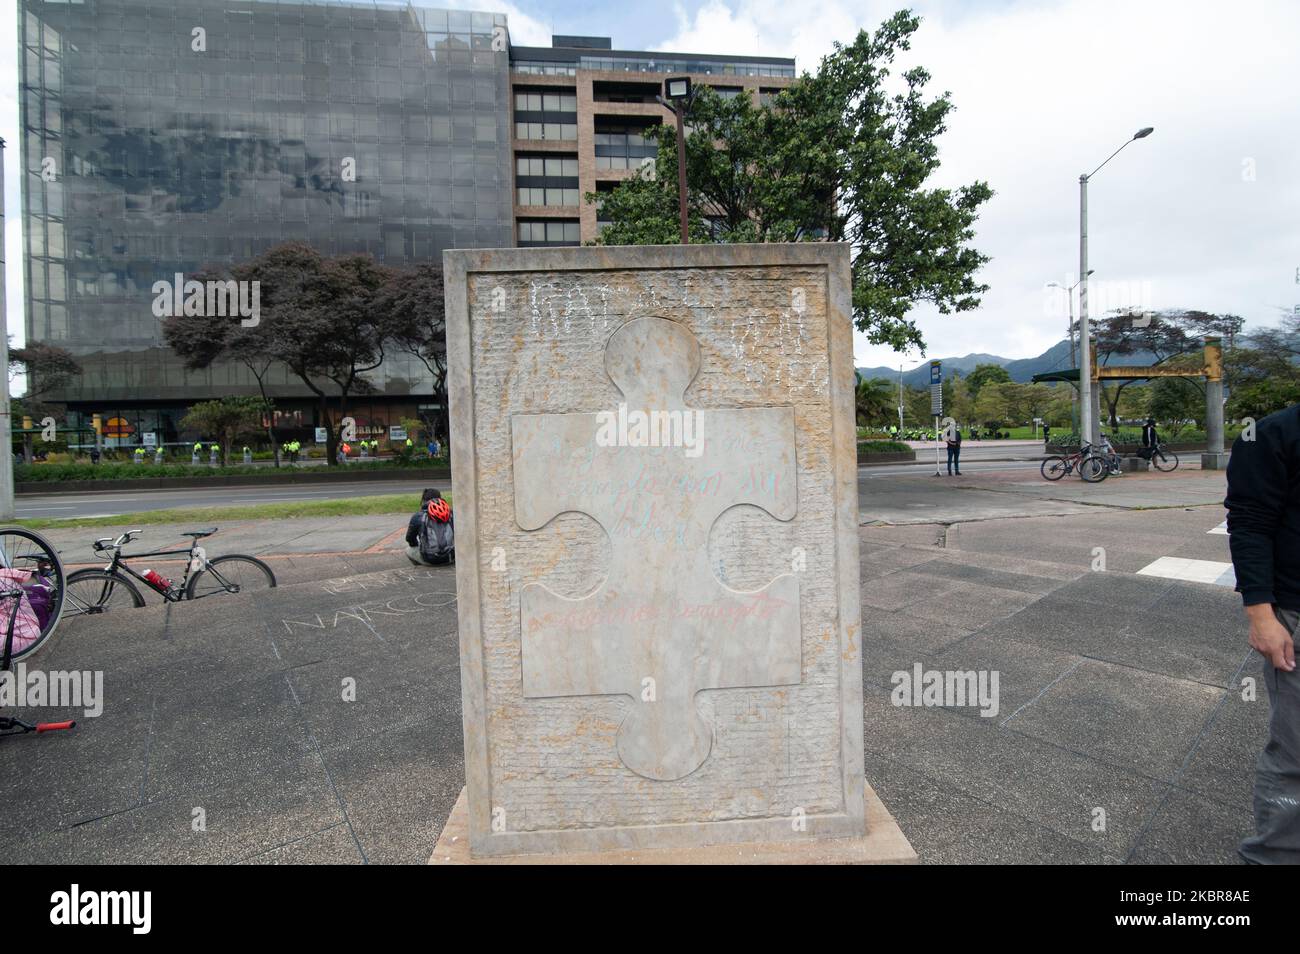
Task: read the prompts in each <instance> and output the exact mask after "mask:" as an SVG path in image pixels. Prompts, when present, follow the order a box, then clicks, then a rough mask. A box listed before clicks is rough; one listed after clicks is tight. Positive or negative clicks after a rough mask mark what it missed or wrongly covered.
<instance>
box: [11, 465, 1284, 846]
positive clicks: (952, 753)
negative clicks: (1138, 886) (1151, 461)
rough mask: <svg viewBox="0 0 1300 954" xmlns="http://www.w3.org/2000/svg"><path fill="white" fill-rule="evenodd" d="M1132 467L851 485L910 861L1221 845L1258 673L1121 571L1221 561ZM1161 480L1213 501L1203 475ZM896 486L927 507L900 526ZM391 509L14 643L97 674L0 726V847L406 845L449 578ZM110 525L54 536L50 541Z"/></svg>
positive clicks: (428, 750)
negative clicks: (938, 677)
mask: <svg viewBox="0 0 1300 954" xmlns="http://www.w3.org/2000/svg"><path fill="white" fill-rule="evenodd" d="M1159 479H1167V475H1159ZM909 480H910V485H909V484H908V481H909ZM1126 480H1127V478H1126ZM1152 482H1153V481H1146V480H1143V479H1138V480H1133V481H1131V482H1130V483H1125V484H1120V483H1119V482H1115V483H1112V482H1110V481H1108V482H1107V483H1106V484H1102V485H1098V486H1097V487H1087V488H1085V489H1084V490H1083V491H1081V492H1082V493H1088V494H1091V493H1092V492H1093V491H1096V490H1101V491H1103V492H1104V494H1105V496H1104V497H1103V496H1100V495H1099V496H1098V497H1096V498H1094V497H1088V498H1086V499H1083V498H1081V500H1066V499H1061V498H1060V496H1059V495H1060V493H1061V492H1060V491H1053V493H1056V494H1057V495H1058V496H1056V497H1050V496H1039V495H1037V494H1035V493H1033V492H1032V491H1026V490H1024V489H1021V488H1019V487H1017V486H1016V484H1017V481H1016V480H1014V479H1011V480H999V479H992V478H988V479H986V478H982V479H980V480H979V481H971V482H957V481H954V482H952V483H950V484H945V482H944V481H941V480H938V479H936V478H933V477H918V478H902V477H899V478H893V477H891V478H888V479H885V480H877V481H869V482H868V481H864V482H863V483H864V491H863V492H864V494H867V495H869V496H868V502H869V503H870V504H871V505H872V506H873V507H875V508H876V510H877V512H878V513H881V514H885V515H887V516H889V517H891V518H899V519H897V520H893V519H891V522H889V523H877V524H874V525H870V526H864V527H862V528H861V531H860V539H861V546H862V584H861V597H862V603H863V632H864V637H863V653H864V662H863V675H864V683H865V687H866V691H865V706H864V713H863V718H864V729H865V739H866V773H867V778H868V779H869V780H870V782H871V783H872V785H873V786H874V787H875V788H876V790H877V791H878V792H879V793H880V796H881V798H882V799H883V801H884V803H885V804H886V806H887V807H888V808H889V810H890V811H891V812H892V813H893V814H894V815H895V817H896V818H897V819H898V820H899V823H900V825H901V827H902V829H903V831H904V833H905V834H906V835H907V837H908V838H909V839H910V841H911V843H912V844H913V846H914V847H915V848H916V850H917V851H918V853H919V855H920V858H921V860H922V861H923V862H926V863H943V862H966V863H971V862H975V863H979V862H995V861H1003V862H1096V863H1114V862H1129V863H1141V862H1180V863H1181V862H1209V863H1233V862H1234V861H1235V860H1236V859H1235V854H1234V852H1235V846H1236V844H1237V841H1238V840H1239V839H1240V838H1241V837H1242V836H1243V835H1244V834H1245V833H1246V832H1247V831H1249V829H1250V826H1251V816H1250V785H1251V778H1252V766H1253V761H1254V758H1255V755H1256V753H1257V752H1258V750H1259V748H1260V746H1261V745H1262V740H1263V735H1264V729H1265V726H1266V720H1267V706H1268V703H1267V701H1266V698H1265V696H1264V693H1263V691H1262V687H1261V688H1260V691H1259V695H1258V696H1257V697H1256V698H1255V699H1253V700H1252V701H1247V700H1246V699H1244V698H1243V693H1242V685H1243V684H1242V680H1243V679H1246V678H1253V679H1256V680H1258V678H1259V675H1260V665H1259V661H1258V658H1257V657H1256V656H1255V655H1254V654H1252V653H1251V652H1250V651H1249V650H1248V649H1247V647H1246V642H1245V626H1244V624H1243V619H1242V614H1241V611H1240V606H1239V599H1238V597H1237V596H1236V595H1235V594H1234V593H1232V592H1231V591H1230V590H1228V589H1227V588H1225V587H1221V586H1214V585H1210V584H1204V583H1195V582H1184V581H1179V580H1171V579H1163V578H1158V577H1152V576H1141V575H1138V571H1139V570H1141V569H1142V568H1143V567H1144V566H1147V565H1149V564H1150V563H1151V562H1152V561H1154V560H1158V559H1160V558H1162V557H1173V558H1186V559H1189V560H1223V559H1225V558H1226V556H1225V555H1226V551H1227V538H1226V536H1224V535H1222V534H1221V533H1213V532H1211V531H1213V530H1214V529H1215V528H1216V527H1217V526H1218V524H1219V523H1220V522H1221V521H1222V519H1223V512H1222V508H1221V506H1219V505H1217V504H1215V503H1210V504H1209V505H1199V506H1186V507H1184V506H1181V505H1180V506H1167V505H1166V506H1164V507H1162V508H1161V509H1155V510H1142V509H1133V508H1134V506H1138V507H1140V506H1142V504H1140V503H1134V502H1135V501H1140V500H1143V499H1146V497H1147V495H1148V491H1147V490H1146V489H1144V487H1143V485H1144V484H1150V483H1152ZM868 484H869V486H867V485H868ZM941 484H944V485H945V486H944V487H943V489H942V490H940V489H939V485H941ZM932 487H934V488H935V489H933V490H932V489H931V488H932ZM1159 487H1160V489H1161V492H1162V493H1169V492H1170V491H1171V490H1172V491H1176V493H1177V494H1179V495H1184V496H1185V497H1186V499H1187V500H1188V501H1192V500H1196V499H1201V498H1206V499H1208V500H1210V501H1213V500H1215V499H1216V497H1217V498H1219V499H1221V496H1222V476H1221V475H1214V474H1210V475H1199V474H1196V473H1194V472H1193V473H1189V474H1186V475H1179V476H1178V477H1177V479H1176V480H1174V481H1171V482H1168V483H1165V484H1160V485H1159ZM877 488H880V490H881V492H880V493H879V494H877V493H876V489H877ZM1072 492H1073V491H1072ZM909 495H911V498H910V500H911V502H929V503H936V504H941V506H936V507H934V508H933V510H932V511H931V513H930V516H931V517H932V519H931V520H930V521H929V522H922V521H919V520H916V519H906V520H904V519H901V518H903V517H909V518H915V517H916V514H915V513H914V512H912V511H913V509H914V508H909V507H907V504H908V503H909ZM1165 499H1169V498H1167V497H1166V498H1165ZM994 502H997V503H996V505H995V503H994ZM1004 507H1005V508H1008V510H1010V511H1011V512H1009V513H1004V512H999V510H998V509H997V508H1004ZM1017 507H1019V508H1020V510H1021V512H1020V513H1016V512H1014V511H1015V510H1016V508H1017ZM1034 508H1042V509H1040V510H1038V511H1037V512H1032V511H1034ZM1025 511H1031V513H1030V515H1024V512H1025ZM864 519H869V518H868V516H867V514H866V511H864ZM395 522H396V521H395V520H393V519H390V518H384V517H357V518H330V519H328V520H319V521H317V520H297V521H275V522H245V523H232V524H230V525H229V526H228V527H223V530H222V532H221V534H220V535H219V536H217V537H214V538H212V539H211V540H210V541H209V542H210V550H211V552H213V553H220V552H226V551H234V550H243V551H245V552H256V553H259V554H261V555H263V556H266V557H267V558H268V559H269V560H270V561H271V562H272V564H273V566H274V567H275V570H276V573H277V576H278V577H279V579H280V581H281V586H280V587H279V588H278V589H276V590H273V591H269V592H264V593H258V594H252V595H248V596H242V597H228V598H219V599H215V600H213V601H210V602H203V603H196V604H182V605H169V606H163V605H159V604H157V603H151V605H150V606H149V607H147V608H145V609H143V610H137V611H132V612H130V613H122V614H116V615H110V616H105V617H99V618H90V619H84V618H83V619H75V620H70V621H68V622H66V623H65V624H63V625H62V626H61V627H60V630H59V632H58V634H57V636H56V638H55V639H54V640H53V641H52V642H51V645H50V646H49V647H48V648H47V649H45V650H43V651H42V653H41V654H40V655H39V656H38V657H37V658H36V659H35V660H33V661H32V664H33V665H36V666H39V667H40V668H42V669H46V670H58V669H65V670H81V669H89V670H100V671H102V672H103V673H104V679H105V684H104V691H105V704H104V711H103V714H102V715H101V716H99V717H98V718H83V716H82V714H81V713H79V712H69V711H67V710H45V711H38V712H35V713H33V712H32V711H30V710H28V711H27V712H26V713H25V715H27V716H29V717H34V718H38V719H56V718H69V717H76V718H78V719H80V720H81V721H80V724H79V725H78V727H77V728H76V729H75V730H73V731H71V732H67V733H55V734H51V735H43V736H39V737H38V736H26V737H17V738H11V739H5V740H3V741H2V742H0V746H2V747H3V751H4V756H5V760H6V767H7V769H8V771H6V772H5V773H4V776H3V778H2V779H0V798H2V799H3V801H4V804H5V805H6V806H7V808H8V811H7V812H6V813H5V815H4V816H3V818H0V845H2V846H3V847H4V848H5V850H6V858H7V859H9V860H10V861H11V862H17V863H21V862H64V863H77V862H100V863H109V864H121V863H136V862H139V863H153V862H218V861H221V862H236V861H246V862H257V863H263V862H271V863H276V862H302V861H314V862H361V861H374V862H410V863H423V862H424V861H425V860H426V859H427V857H428V854H429V852H430V850H431V849H432V846H433V844H434V842H435V839H436V837H437V834H438V830H439V826H440V825H441V823H442V821H443V819H444V818H445V817H446V814H447V812H448V811H449V810H450V808H451V805H452V803H453V802H454V800H455V798H456V795H457V793H458V792H459V790H460V788H461V786H462V784H463V781H464V769H463V756H462V736H461V724H460V687H459V662H458V649H457V637H456V603H455V580H454V572H453V571H452V570H451V569H449V568H413V567H412V566H411V565H410V564H409V563H408V562H407V561H406V559H405V557H404V555H402V554H401V553H400V552H398V549H399V548H400V547H401V543H400V540H395V539H394V533H398V532H399V531H400V530H401V526H400V525H398V526H394V524H395ZM400 523H401V524H404V520H401V521H400ZM179 529H181V528H179V527H176V528H167V527H148V528H146V530H147V533H146V536H145V537H144V538H143V539H142V541H141V545H148V546H150V547H153V546H155V545H156V546H162V545H165V544H167V543H171V542H176V539H177V538H176V537H175V532H176V531H177V530H179ZM109 532H110V531H109V530H108V529H97V530H91V531H57V532H56V534H55V535H56V539H58V542H59V544H60V545H61V546H64V547H65V557H69V558H71V557H73V556H75V553H74V552H73V551H76V550H78V548H81V549H84V550H86V551H87V556H89V555H90V554H89V553H88V547H87V544H88V543H89V540H90V539H91V538H93V537H94V536H99V535H108V533H109ZM399 535H400V534H399ZM343 551H347V552H343ZM1098 551H1101V552H1102V553H1104V557H1105V569H1104V570H1100V571H1099V570H1098V569H1097V567H1096V560H1097V554H1098ZM917 665H920V666H921V667H922V669H923V670H937V671H945V670H953V671H973V672H981V671H982V672H985V673H992V672H997V673H998V679H999V684H998V696H997V712H996V714H995V715H990V716H984V715H981V710H980V708H979V707H977V706H971V705H956V704H953V705H949V706H948V707H946V708H945V707H941V706H931V707H927V706H921V707H910V706H908V707H904V706H899V705H895V704H894V700H893V698H892V693H893V691H894V688H895V677H894V674H895V673H899V672H904V673H910V672H913V671H914V669H915V667H916V666H917ZM985 711H989V710H988V709H987V708H986V709H985ZM199 819H201V820H202V824H201V825H199V822H198V820H199Z"/></svg>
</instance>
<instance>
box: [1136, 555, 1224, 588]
mask: <svg viewBox="0 0 1300 954" xmlns="http://www.w3.org/2000/svg"><path fill="white" fill-rule="evenodd" d="M1137 575H1138V576H1159V577H1163V578H1164V579H1169V580H1186V581H1187V582H1190V583H1213V584H1214V585H1215V586H1228V587H1235V586H1236V585H1237V574H1236V573H1234V572H1233V569H1232V564H1231V563H1220V562H1219V561H1218V560H1189V559H1185V558H1184V557H1168V556H1164V557H1160V559H1158V560H1155V561H1154V562H1152V563H1148V564H1147V565H1146V566H1144V567H1143V568H1142V569H1140V570H1138V572H1137Z"/></svg>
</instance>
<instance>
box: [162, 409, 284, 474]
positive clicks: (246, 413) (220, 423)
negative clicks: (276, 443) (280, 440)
mask: <svg viewBox="0 0 1300 954" xmlns="http://www.w3.org/2000/svg"><path fill="white" fill-rule="evenodd" d="M270 413H271V408H270V405H269V404H267V402H266V401H264V400H263V399H262V398H260V397H254V396H252V395H234V396H227V397H223V398H219V399H218V400H215V401H200V402H199V403H198V404H195V405H193V406H191V407H190V409H189V411H188V412H187V413H186V415H185V416H184V417H183V418H181V427H184V428H188V429H190V430H195V431H198V432H199V434H200V435H201V436H204V437H207V438H208V439H209V440H211V439H212V438H214V437H215V438H217V443H219V444H220V445H221V463H222V465H223V466H224V465H227V464H229V463H230V448H231V446H233V445H234V443H235V442H236V441H242V440H243V439H245V438H247V437H249V436H250V435H254V434H258V433H261V432H262V429H263V425H264V422H265V419H266V418H267V416H269V414H270Z"/></svg>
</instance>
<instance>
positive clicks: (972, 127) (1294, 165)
mask: <svg viewBox="0 0 1300 954" xmlns="http://www.w3.org/2000/svg"><path fill="white" fill-rule="evenodd" d="M4 5H5V6H6V7H7V8H10V9H11V7H10V5H9V4H8V3H6V4H4ZM445 6H449V7H458V8H470V9H480V10H497V11H504V12H506V13H507V14H509V20H510V32H511V40H512V42H514V43H516V44H523V45H549V43H550V35H551V32H552V31H554V32H557V33H576V34H595V35H601V36H612V37H613V41H614V47H615V48H623V49H650V50H672V51H681V52H700V53H734V54H754V53H761V54H763V55H769V56H794V57H795V58H796V61H797V65H798V68H799V69H800V70H815V69H816V66H817V63H818V61H819V60H820V58H821V56H822V55H824V54H825V53H827V52H829V50H830V49H831V45H832V43H833V42H835V41H836V40H841V41H847V40H849V39H851V38H852V37H853V35H854V34H855V32H856V31H857V30H858V29H859V28H862V27H865V28H867V29H869V30H874V29H875V27H876V26H877V25H878V24H879V23H880V22H881V21H882V20H884V19H886V18H887V17H888V16H889V15H891V14H892V13H893V12H894V11H895V10H897V9H899V8H900V5H899V4H896V3H888V2H886V3H880V2H873V0H808V2H804V3H790V2H788V0H712V2H683V3H675V4H672V5H671V6H669V5H659V4H619V5H614V4H609V3H607V2H589V0H537V2H529V0H521V2H519V3H498V2H493V0H479V2H471V3H461V2H450V3H446V4H445ZM912 8H913V9H914V10H916V11H917V12H918V13H919V14H920V15H921V16H922V18H923V20H922V24H921V28H920V30H919V31H918V33H917V34H916V36H915V37H914V42H913V47H912V51H911V53H910V54H908V55H907V58H906V60H905V61H904V62H903V63H902V64H900V69H899V71H900V72H901V70H902V69H903V68H906V67H907V66H910V65H913V64H921V65H924V66H925V67H926V69H928V70H929V71H930V73H931V74H932V75H933V77H934V78H933V80H932V83H931V86H930V89H931V91H932V92H933V93H934V94H937V93H939V92H942V91H944V90H947V91H949V92H950V93H951V94H952V99H953V103H954V104H955V106H956V109H955V111H954V112H953V113H952V115H951V116H950V121H949V128H948V131H947V132H946V133H945V134H944V136H943V137H942V138H941V140H940V157H941V159H942V163H943V164H942V167H941V169H940V170H939V172H938V174H937V176H936V177H935V179H934V180H933V183H932V184H933V185H936V186H957V185H961V184H964V183H969V182H972V181H974V180H976V179H984V180H986V181H988V183H989V184H990V186H991V187H992V188H993V190H994V191H995V193H996V194H995V196H994V197H993V199H992V200H991V201H990V202H989V203H988V204H987V205H986V206H985V207H984V209H983V212H982V214H981V216H980V220H979V223H978V226H977V233H976V239H975V245H976V246H977V247H978V248H979V249H980V250H981V251H982V252H984V253H985V254H987V255H989V256H991V258H992V261H991V262H990V263H989V264H988V266H986V268H985V269H984V271H983V273H982V275H981V279H982V281H983V282H984V283H986V284H988V285H989V286H990V289H989V291H988V293H987V294H986V295H985V296H984V301H983V306H982V307H981V308H980V309H979V310H977V311H974V312H968V313H965V314H962V315H950V316H946V317H945V316H941V315H939V314H938V313H937V311H936V310H934V309H933V308H930V307H928V306H920V307H918V308H917V309H916V311H915V313H914V314H915V316H916V317H917V318H918V320H919V324H920V326H921V328H922V330H923V331H924V333H925V337H926V341H927V344H928V346H929V354H928V356H929V357H942V356H947V355H964V354H968V353H970V352H988V353H993V354H999V355H1003V356H1005V357H1009V358H1021V357H1030V356H1033V355H1036V354H1039V353H1041V352H1042V351H1043V350H1045V349H1046V348H1047V347H1049V346H1050V345H1052V344H1053V343H1054V342H1056V341H1058V340H1060V338H1061V337H1063V335H1064V332H1065V325H1066V318H1065V300H1064V297H1063V296H1061V295H1060V293H1054V292H1052V291H1051V290H1048V289H1045V287H1044V286H1045V285H1046V283H1047V282H1050V281H1056V282H1060V283H1063V284H1072V283H1073V282H1074V281H1075V280H1076V278H1077V274H1076V273H1077V270H1078V261H1079V259H1078V256H1079V233H1078V228H1079V185H1078V178H1079V175H1080V173H1084V172H1090V171H1091V170H1092V169H1093V168H1094V167H1095V166H1097V165H1098V164H1099V163H1101V162H1102V161H1103V160H1104V159H1105V158H1106V157H1107V156H1108V155H1109V154H1110V153H1111V152H1112V151H1114V150H1115V149H1116V148H1117V147H1118V146H1119V145H1121V144H1122V143H1123V142H1124V141H1125V140H1126V139H1127V138H1129V137H1130V136H1132V134H1133V133H1134V132H1135V131H1136V130H1137V129H1138V128H1140V127H1142V126H1154V127H1155V133H1154V134H1153V135H1152V136H1150V137H1149V138H1147V139H1143V140H1140V141H1138V142H1135V143H1133V144H1132V145H1130V146H1129V147H1128V148H1126V149H1125V150H1124V152H1123V153H1121V154H1120V155H1119V156H1118V157H1116V158H1115V160H1114V161H1113V162H1111V163H1110V164H1109V165H1107V166H1106V168H1105V169H1103V170H1102V171H1101V172H1100V173H1098V174H1097V176H1096V178H1095V179H1094V180H1093V181H1092V184H1091V186H1090V189H1089V193H1090V194H1089V233H1090V252H1089V265H1090V267H1092V268H1094V269H1096V274H1095V275H1094V276H1093V301H1094V307H1093V309H1092V310H1093V311H1094V312H1095V311H1096V310H1097V307H1096V306H1097V304H1099V303H1105V304H1110V305H1121V304H1127V303H1129V302H1130V301H1136V303H1139V304H1141V305H1143V306H1144V307H1150V308H1155V309H1161V308H1178V307H1187V308H1199V309H1202V310H1206V311H1212V312H1232V313H1235V314H1239V315H1241V316H1243V317H1244V318H1246V320H1247V322H1248V323H1249V324H1274V323H1276V322H1277V320H1278V318H1279V317H1280V316H1281V314H1282V312H1283V310H1284V309H1285V310H1286V311H1290V310H1291V309H1292V308H1293V307H1294V306H1295V305H1297V304H1300V284H1297V281H1296V280H1297V274H1298V271H1297V270H1298V269H1300V55H1298V54H1297V51H1296V43H1297V38H1298V37H1300V3H1297V2H1296V0H1256V2H1251V0H1245V2H1242V0H1238V2H1234V3H1232V4H1226V3H1222V2H1220V3H1208V2H1206V3H1200V2H1188V0H1167V2H1160V0H1061V2H1049V0H1033V2H996V0H984V2H974V0H969V2H960V3H957V2H917V3H914V4H912ZM15 19H16V18H15V17H14V16H12V15H9V16H0V50H3V51H4V52H3V54H2V55H0V136H3V137H4V138H5V139H6V140H7V141H8V143H9V148H8V149H6V150H5V191H6V195H5V202H6V209H7V210H8V211H9V214H8V215H7V216H6V228H5V243H6V248H5V250H6V256H5V258H6V263H7V268H8V272H7V274H8V289H9V292H8V320H9V327H10V329H11V330H12V331H15V332H17V333H18V335H19V337H21V328H22V311H21V307H20V304H21V298H20V294H21V292H20V289H21V288H22V275H21V271H20V268H19V263H20V259H21V251H22V245H21V238H20V229H19V218H18V216H17V215H16V214H14V213H15V211H16V210H17V208H18V204H19V196H18V150H17V148H16V147H17V145H18V123H17V104H16V86H17V75H16V68H15V57H14V51H15V49H16V40H15V22H14V21H15ZM856 352H857V353H856V358H857V362H856V363H857V364H858V365H859V366H869V365H881V364H883V365H889V366H895V365H897V364H899V363H900V362H905V363H906V364H907V366H908V367H911V366H913V365H915V364H916V363H917V362H918V361H919V360H920V358H921V355H919V354H918V353H915V352H913V353H912V354H910V355H906V356H903V355H898V354H896V353H895V352H893V351H892V350H891V349H889V348H883V347H878V346H871V345H868V344H867V343H866V342H865V340H862V339H861V338H859V340H858V342H857V349H856Z"/></svg>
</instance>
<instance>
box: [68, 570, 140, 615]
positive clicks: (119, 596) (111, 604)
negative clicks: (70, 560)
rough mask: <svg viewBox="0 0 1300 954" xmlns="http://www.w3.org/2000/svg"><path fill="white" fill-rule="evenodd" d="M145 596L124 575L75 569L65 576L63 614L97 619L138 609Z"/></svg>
mask: <svg viewBox="0 0 1300 954" xmlns="http://www.w3.org/2000/svg"><path fill="white" fill-rule="evenodd" d="M142 606H144V597H143V596H141V595H140V590H139V588H138V587H137V586H136V585H135V583H133V582H132V581H131V579H130V578H129V577H127V576H123V575H122V574H121V573H111V572H109V571H108V570H92V569H87V570H77V571H76V572H74V573H70V574H68V585H67V600H66V605H65V607H64V612H66V613H67V615H69V616H97V615H99V614H100V613H107V612H108V611H109V610H126V609H139V608H140V607H142Z"/></svg>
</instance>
